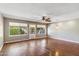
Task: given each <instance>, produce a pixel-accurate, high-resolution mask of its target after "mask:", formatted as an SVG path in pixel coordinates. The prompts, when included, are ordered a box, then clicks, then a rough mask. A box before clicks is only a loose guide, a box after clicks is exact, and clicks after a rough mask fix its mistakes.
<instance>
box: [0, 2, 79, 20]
mask: <svg viewBox="0 0 79 59" xmlns="http://www.w3.org/2000/svg"><path fill="white" fill-rule="evenodd" d="M0 11H1V12H2V13H4V14H8V15H14V16H19V17H25V18H31V19H35V20H39V19H41V17H42V16H43V15H47V16H50V17H51V19H52V20H53V19H56V20H67V19H72V18H79V4H78V3H69V4H68V3H0Z"/></svg>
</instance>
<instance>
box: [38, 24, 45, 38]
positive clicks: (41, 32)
mask: <svg viewBox="0 0 79 59" xmlns="http://www.w3.org/2000/svg"><path fill="white" fill-rule="evenodd" d="M45 29H46V27H45V25H37V36H38V37H43V36H45V31H46V30H45Z"/></svg>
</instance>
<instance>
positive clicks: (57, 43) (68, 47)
mask: <svg viewBox="0 0 79 59" xmlns="http://www.w3.org/2000/svg"><path fill="white" fill-rule="evenodd" d="M1 55H2V56H79V44H77V43H72V42H66V41H62V40H57V39H51V38H46V39H36V40H28V41H23V42H16V43H6V44H4V46H3V48H2V51H1Z"/></svg>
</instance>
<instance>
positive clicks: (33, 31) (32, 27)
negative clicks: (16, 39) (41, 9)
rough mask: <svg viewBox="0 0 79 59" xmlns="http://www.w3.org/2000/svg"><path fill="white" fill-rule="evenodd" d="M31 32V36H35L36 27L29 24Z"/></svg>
mask: <svg viewBox="0 0 79 59" xmlns="http://www.w3.org/2000/svg"><path fill="white" fill-rule="evenodd" d="M29 32H30V34H35V25H34V24H29Z"/></svg>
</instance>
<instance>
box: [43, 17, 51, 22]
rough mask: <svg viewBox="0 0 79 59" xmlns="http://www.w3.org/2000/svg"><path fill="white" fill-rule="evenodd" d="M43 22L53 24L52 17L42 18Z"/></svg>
mask: <svg viewBox="0 0 79 59" xmlns="http://www.w3.org/2000/svg"><path fill="white" fill-rule="evenodd" d="M42 22H43V23H51V20H50V17H48V16H42Z"/></svg>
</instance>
